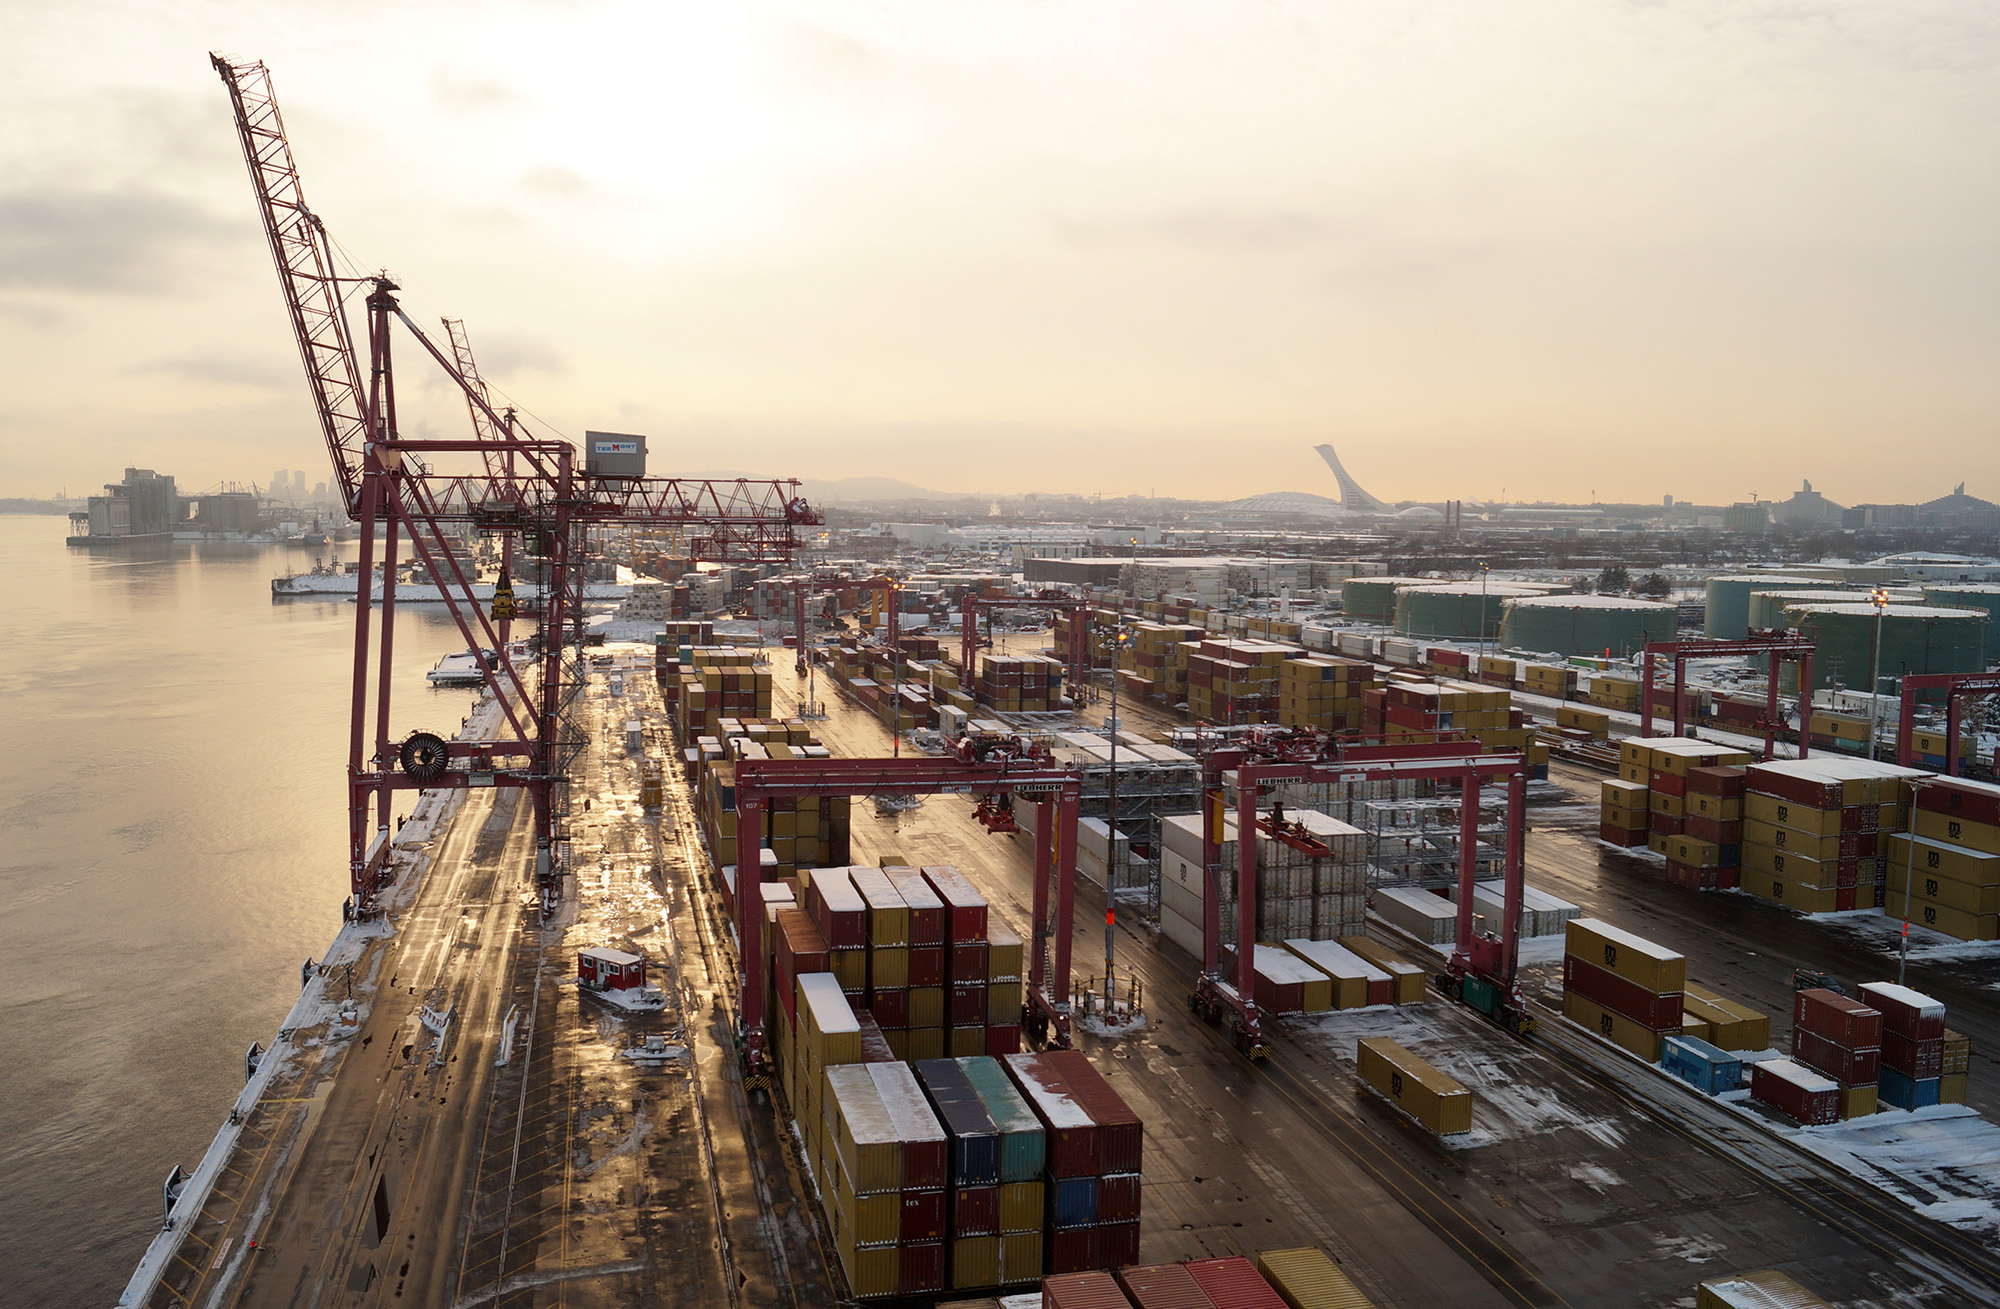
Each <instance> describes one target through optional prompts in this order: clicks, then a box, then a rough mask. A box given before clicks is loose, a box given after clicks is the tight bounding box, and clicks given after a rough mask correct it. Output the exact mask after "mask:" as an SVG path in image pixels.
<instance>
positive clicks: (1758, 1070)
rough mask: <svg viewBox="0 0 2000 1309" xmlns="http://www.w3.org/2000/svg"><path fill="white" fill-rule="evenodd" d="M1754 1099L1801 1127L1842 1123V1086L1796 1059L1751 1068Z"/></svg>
mask: <svg viewBox="0 0 2000 1309" xmlns="http://www.w3.org/2000/svg"><path fill="white" fill-rule="evenodd" d="M1750 1097H1751V1098H1752V1099H1753V1100H1756V1101H1758V1102H1759V1103H1761V1104H1767V1105H1770V1106H1771V1107H1772V1108H1773V1109H1776V1110H1777V1111H1778V1112H1779V1113H1781V1114H1783V1115H1785V1117H1787V1118H1789V1119H1791V1120H1792V1121H1793V1122H1795V1123H1797V1124H1799V1126H1801V1127H1823V1126H1825V1125H1826V1124H1828V1123H1837V1122H1839V1121H1840V1083H1838V1082H1836V1081H1834V1080H1833V1079H1832V1078H1830V1077H1826V1076H1824V1075H1822V1074H1820V1073H1817V1072H1815V1071H1813V1070H1812V1069H1810V1068H1808V1067H1806V1066H1805V1065H1804V1064H1802V1063H1799V1062H1797V1061H1796V1060H1792V1059H1765V1060H1763V1061H1762V1062H1760V1063H1754V1064H1751V1065H1750Z"/></svg>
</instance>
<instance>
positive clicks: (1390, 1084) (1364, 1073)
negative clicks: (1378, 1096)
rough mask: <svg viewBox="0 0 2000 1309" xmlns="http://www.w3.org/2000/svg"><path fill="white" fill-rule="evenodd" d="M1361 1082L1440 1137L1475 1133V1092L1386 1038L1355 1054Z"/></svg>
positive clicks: (1362, 1044) (1371, 1041) (1365, 1041)
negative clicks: (1472, 1131) (1473, 1117)
mask: <svg viewBox="0 0 2000 1309" xmlns="http://www.w3.org/2000/svg"><path fill="white" fill-rule="evenodd" d="M1355 1066H1356V1071H1357V1072H1359V1073H1360V1075H1361V1080H1362V1081H1364V1082H1366V1083H1368V1084H1369V1085H1370V1086H1372V1087H1374V1088H1375V1089H1376V1090H1378V1091H1380V1092H1381V1093H1382V1094H1383V1095H1386V1096H1388V1097H1389V1099H1390V1100H1391V1101H1392V1102H1393V1103H1394V1104H1395V1105H1396V1106H1397V1107H1398V1108H1400V1109H1402V1110H1403V1111H1404V1112H1405V1113H1407V1114H1409V1115H1410V1116H1411V1117H1413V1118H1415V1119H1416V1120H1417V1121H1418V1122H1420V1123H1422V1124H1423V1125H1424V1126H1425V1127H1428V1128H1430V1129H1431V1130H1432V1131H1433V1132H1436V1133H1437V1134H1438V1135H1440V1136H1451V1135H1455V1134H1457V1133H1459V1132H1469V1131H1471V1130H1472V1092H1470V1091H1468V1090H1467V1089H1466V1088H1465V1087H1463V1086H1461V1085H1459V1084H1458V1083H1457V1082H1456V1081H1454V1080H1453V1079H1452V1078H1450V1077H1448V1076H1446V1075H1445V1074H1444V1073H1441V1072H1439V1071H1438V1070H1437V1069H1435V1068H1433V1067H1431V1065H1430V1064H1428V1063H1426V1062H1425V1061H1424V1060H1422V1059H1420V1058H1418V1057H1417V1056H1416V1055H1414V1054H1412V1053H1410V1052H1409V1051H1408V1050H1406V1049H1404V1048H1403V1047H1402V1046H1401V1045H1399V1044H1397V1043H1396V1042H1394V1041H1392V1040H1390V1039H1388V1038H1387V1037H1369V1038H1365V1039H1363V1040H1362V1041H1361V1042H1360V1043H1359V1044H1358V1046H1357V1048H1356V1051H1355Z"/></svg>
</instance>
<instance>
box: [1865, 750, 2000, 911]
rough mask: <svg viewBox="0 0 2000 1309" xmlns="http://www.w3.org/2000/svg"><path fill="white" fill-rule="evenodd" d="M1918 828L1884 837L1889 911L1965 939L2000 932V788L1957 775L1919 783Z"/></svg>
mask: <svg viewBox="0 0 2000 1309" xmlns="http://www.w3.org/2000/svg"><path fill="white" fill-rule="evenodd" d="M1914 789H1915V791H1916V800H1915V803H1914V807H1913V808H1912V810H1911V813H1910V826H1911V832H1910V834H1909V835H1907V836H1891V837H1888V838H1887V840H1886V841H1885V843H1884V850H1885V853H1886V863H1887V865H1888V866H1887V868H1886V869H1885V870H1884V872H1885V874H1886V882H1887V887H1888V895H1887V896H1886V897H1885V899H1884V908H1885V909H1886V910H1887V912H1889V913H1891V914H1894V915H1896V916H1897V917H1901V916H1902V914H1903V906H1904V903H1905V901H1907V902H1908V904H1909V913H1910V920H1911V921H1912V922H1917V923H1922V924H1923V925H1924V926H1925V927H1928V928H1930V929H1931V930H1932V931H1937V932H1943V933H1944V934H1945V935H1947V936H1955V937H1957V938H1958V939H1959V940H1961V941H1991V940H1993V939H1994V938H1995V937H2000V787H1996V786H1991V785H1988V784H1987V783H1984V782H1968V781H1964V780H1962V779H1960V778H1956V777H1939V778H1932V779H1930V780H1929V781H1927V782H1925V783H1924V784H1923V785H1922V786H1918V787H1916V788H1914Z"/></svg>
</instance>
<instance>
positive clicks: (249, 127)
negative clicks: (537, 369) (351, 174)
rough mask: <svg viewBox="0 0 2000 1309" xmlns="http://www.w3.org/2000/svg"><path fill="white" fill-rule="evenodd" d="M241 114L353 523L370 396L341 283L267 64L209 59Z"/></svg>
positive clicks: (239, 127)
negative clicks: (303, 181)
mask: <svg viewBox="0 0 2000 1309" xmlns="http://www.w3.org/2000/svg"><path fill="white" fill-rule="evenodd" d="M208 59H209V63H210V64H212V65H213V66H214V68H215V71H216V72H217V73H218V74H220V75H221V77H222V84H223V85H224V86H225V87H227V88H228V89H229V98H230V101H231V102H232V104H233V105H234V107H235V110H236V115H235V117H236V132H237V136H238V137H239V138H240V140H241V143H242V146H243V160H244V163H245V164H247V165H248V166H249V169H250V187H251V190H252V191H254V192H255V193H256V196H257V209H258V212H259V213H260V214H261V215H262V216H263V220H264V235H265V237H266V238H267V239H268V240H269V241H270V243H271V258H272V260H273V261H274V262H275V263H276V264H277V266H278V282H279V284H280V286H281V287H282V288H283V290H284V294H285V308H286V309H287V310H288V311H289V313H290V315H291V320H292V335H293V337H294V338H295V339H296V340H297V341H298V346H299V354H300V356H301V358H302V359H303V361H304V363H305V366H306V384H307V386H309V387H310V388H311V389H312V395H313V408H314V411H315V413H316V416H317V417H318V418H319V424H320V430H321V433H322V434H323V435H324V436H325V437H326V445H327V452H328V453H329V454H330V455H332V456H333V472H334V477H335V479H336V480H337V481H338V482H339V483H340V493H341V500H342V503H343V504H344V505H345V507H346V509H347V515H348V517H350V518H353V517H356V516H357V515H358V513H359V510H360V504H361V451H362V447H363V446H364V445H365V444H366V442H367V433H368V421H369V420H368V402H367V398H366V397H367V392H366V391H365V390H364V389H363V388H362V384H361V364H360V360H359V359H358V357H357V356H356V355H355V353H354V339H353V337H352V335H351V334H350V333H349V332H348V329H347V318H346V315H345V314H344V313H343V311H342V308H341V303H340V278H338V277H337V276H335V274H334V271H333V256H332V250H331V248H330V247H329V245H328V243H327V237H326V229H325V228H324V227H323V226H322V225H321V224H320V221H319V217H318V216H317V215H316V214H314V213H313V211H312V210H311V209H310V208H308V207H307V206H306V200H305V193H304V191H303V190H302V189H301V188H300V185H299V170H298V165H297V164H296V163H294V162H293V160H292V147H291V145H290V143H289V142H287V141H286V139H285V124H284V120H283V119H282V118H281V117H280V116H279V114H278V101H277V97H276V96H275V94H274V93H273V92H272V90H271V72H270V70H269V69H268V68H266V67H265V66H264V65H263V63H261V62H253V63H246V64H232V63H230V62H229V61H228V60H226V59H224V58H223V57H222V56H221V55H217V54H210V55H209V57H208Z"/></svg>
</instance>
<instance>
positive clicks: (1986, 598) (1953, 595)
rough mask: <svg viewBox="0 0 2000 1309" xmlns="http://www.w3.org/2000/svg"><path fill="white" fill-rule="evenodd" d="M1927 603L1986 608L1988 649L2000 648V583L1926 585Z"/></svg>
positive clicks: (1962, 607)
mask: <svg viewBox="0 0 2000 1309" xmlns="http://www.w3.org/2000/svg"><path fill="white" fill-rule="evenodd" d="M1924 603H1925V604H1929V605H1939V606H1941V607H1943V608H1946V609H1978V610H1982V611H1984V612H1985V614H1986V616H1987V619H1988V621H1987V624H1986V649H1987V651H1988V652H1989V654H1990V653H1991V652H1992V651H1996V650H2000V583H1994V582H1939V583H1936V584H1934V585H1931V586H1926V587H1925V588H1924Z"/></svg>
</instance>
